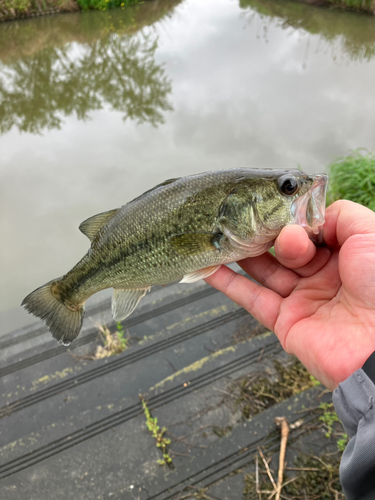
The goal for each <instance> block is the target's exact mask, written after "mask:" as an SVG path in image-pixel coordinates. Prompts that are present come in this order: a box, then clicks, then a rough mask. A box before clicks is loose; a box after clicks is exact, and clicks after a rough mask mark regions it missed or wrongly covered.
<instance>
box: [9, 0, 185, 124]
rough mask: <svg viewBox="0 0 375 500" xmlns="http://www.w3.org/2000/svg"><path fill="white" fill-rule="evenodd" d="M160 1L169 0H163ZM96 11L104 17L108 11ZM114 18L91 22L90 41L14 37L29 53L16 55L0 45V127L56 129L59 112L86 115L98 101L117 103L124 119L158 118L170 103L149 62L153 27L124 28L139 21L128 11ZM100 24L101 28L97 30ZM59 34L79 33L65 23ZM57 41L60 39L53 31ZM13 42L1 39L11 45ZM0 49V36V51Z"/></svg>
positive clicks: (161, 76)
mask: <svg viewBox="0 0 375 500" xmlns="http://www.w3.org/2000/svg"><path fill="white" fill-rule="evenodd" d="M164 3H165V4H166V5H169V6H171V2H164ZM175 3H176V2H174V3H172V5H174V4H175ZM133 15H134V13H133ZM94 19H95V17H94ZM101 19H103V16H102V18H101ZM104 19H107V21H108V17H107V18H104ZM109 19H111V18H109ZM126 21H127V22H126ZM117 24H118V26H117V27H115V26H114V25H113V23H112V22H110V25H109V26H104V27H103V23H100V24H99V26H96V28H97V29H98V31H97V36H101V39H99V40H97V41H93V42H92V43H84V44H79V45H78V44H77V43H68V44H63V46H62V47H48V46H47V47H46V48H43V49H41V50H38V49H39V47H40V45H39V44H38V43H34V44H33V43H31V44H27V40H29V41H30V38H28V37H26V38H25V39H24V41H23V44H21V45H22V46H21V47H20V46H19V43H18V44H16V46H17V48H18V50H19V52H20V53H25V52H28V51H29V52H31V53H29V54H27V55H24V56H22V57H21V58H18V59H17V58H16V57H9V55H10V53H12V50H11V51H10V53H9V52H5V54H6V55H7V57H6V59H8V61H7V62H6V63H5V62H2V63H0V132H1V133H5V132H8V131H9V130H10V129H11V128H12V127H13V126H15V127H17V128H18V129H19V130H20V131H22V132H32V133H41V132H42V131H43V129H59V128H60V127H61V125H62V123H63V122H64V117H67V116H70V115H75V116H76V117H77V118H78V119H80V120H87V119H88V118H89V117H90V113H91V112H92V111H95V110H99V109H102V108H104V107H109V108H110V109H111V110H114V111H120V112H121V113H122V114H123V118H124V120H126V119H127V118H129V119H131V120H134V121H135V122H136V123H138V124H141V123H144V122H148V123H150V124H152V125H153V126H157V125H158V124H160V123H163V121H164V119H163V115H164V113H165V112H166V111H168V110H171V109H172V108H171V105H170V104H169V102H168V94H169V93H170V92H171V82H170V80H169V79H168V78H167V76H166V74H165V70H164V68H163V67H162V66H161V65H158V64H156V62H155V50H156V48H157V35H155V34H153V33H150V32H149V33H144V32H140V33H138V34H137V35H129V34H124V32H125V33H126V32H127V31H136V30H137V29H138V28H139V25H138V24H137V23H136V22H135V19H134V17H132V18H130V19H126V18H125V19H120V22H118V20H117ZM94 27H95V23H94ZM81 28H82V26H81ZM106 28H107V31H108V33H107V34H105V36H103V30H104V32H105V31H106ZM113 31H119V32H120V34H118V33H113ZM47 33H48V31H47ZM93 33H95V30H94V29H93V27H92V26H91V31H90V34H87V33H86V34H85V38H87V37H89V38H92V36H93ZM66 35H68V37H69V38H74V37H75V38H77V39H79V38H80V37H79V36H78V34H77V33H75V36H74V34H72V33H71V31H70V32H68V33H66ZM81 35H82V33H81ZM34 36H37V35H36V34H35V33H34ZM81 38H82V37H81ZM31 39H33V37H31ZM47 39H48V36H47ZM3 40H4V38H3ZM45 41H46V40H44V42H45ZM57 41H58V42H59V41H60V42H61V40H59V38H57ZM13 42H14V40H12V39H11V40H10V41H9V43H10V47H11V48H12V47H13V46H14V43H13ZM34 42H35V39H34ZM33 47H34V50H33ZM2 49H4V47H2V46H1V44H0V54H1V53H2ZM16 53H17V50H15V51H13V54H16ZM9 59H10V60H9Z"/></svg>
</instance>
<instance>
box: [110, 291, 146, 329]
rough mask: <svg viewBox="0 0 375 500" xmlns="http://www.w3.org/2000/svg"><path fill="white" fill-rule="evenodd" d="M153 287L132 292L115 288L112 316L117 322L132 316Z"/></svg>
mask: <svg viewBox="0 0 375 500" xmlns="http://www.w3.org/2000/svg"><path fill="white" fill-rule="evenodd" d="M150 288H151V287H146V288H134V289H132V290H129V289H127V290H126V289H123V288H114V289H113V295H112V316H113V319H114V320H115V321H122V320H123V319H125V318H127V317H128V316H130V314H131V313H132V312H133V311H134V309H135V308H136V307H137V305H138V303H139V301H140V300H141V298H142V297H144V296H145V295H146V293H147V292H148V290H150Z"/></svg>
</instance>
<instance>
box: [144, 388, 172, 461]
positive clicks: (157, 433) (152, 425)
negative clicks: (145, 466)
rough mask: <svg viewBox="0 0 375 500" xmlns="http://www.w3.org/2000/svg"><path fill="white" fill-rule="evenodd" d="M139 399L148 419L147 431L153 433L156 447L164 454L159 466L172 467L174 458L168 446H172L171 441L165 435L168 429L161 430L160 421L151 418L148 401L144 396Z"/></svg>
mask: <svg viewBox="0 0 375 500" xmlns="http://www.w3.org/2000/svg"><path fill="white" fill-rule="evenodd" d="M139 399H140V400H141V403H142V408H143V413H144V414H145V417H146V425H147V429H148V430H149V432H150V433H151V435H152V437H153V438H155V439H156V447H157V448H160V449H161V452H162V454H163V458H161V459H160V460H158V464H159V465H172V458H171V457H170V456H169V453H168V445H169V444H170V442H171V440H170V439H169V438H166V437H165V436H164V434H165V433H166V432H167V428H166V427H162V428H160V426H159V425H158V419H157V418H156V417H152V416H151V413H150V410H149V408H148V406H147V403H146V400H145V398H144V397H143V396H142V394H140V395H139Z"/></svg>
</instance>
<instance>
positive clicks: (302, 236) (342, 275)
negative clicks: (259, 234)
mask: <svg viewBox="0 0 375 500" xmlns="http://www.w3.org/2000/svg"><path fill="white" fill-rule="evenodd" d="M325 218H326V223H325V225H324V228H323V237H324V241H325V243H326V245H327V247H324V248H316V247H315V245H314V244H313V243H312V242H311V241H310V240H309V239H308V236H307V234H306V232H305V230H304V229H303V228H302V227H300V226H296V225H293V226H287V227H285V228H284V229H283V230H282V231H281V233H280V235H279V236H278V238H277V240H276V242H275V253H276V257H277V258H275V257H273V256H272V255H271V254H270V253H268V252H267V253H265V254H263V255H260V256H259V257H254V258H249V259H244V260H242V261H240V262H239V263H238V264H239V265H240V266H241V267H242V269H243V270H244V271H245V272H246V273H247V274H248V275H249V276H251V277H253V278H254V279H255V280H256V281H257V282H258V283H260V284H257V283H254V282H253V281H251V280H249V279H248V278H246V277H244V276H241V275H239V274H237V273H235V272H234V271H232V270H231V269H229V268H227V267H225V266H222V267H221V268H220V269H219V270H218V271H217V272H216V273H215V274H213V275H212V276H210V277H208V278H206V281H207V283H209V284H210V285H212V286H213V287H215V288H217V289H218V290H220V291H222V292H224V293H225V294H226V295H227V296H228V297H229V298H230V299H232V300H233V301H234V302H236V303H237V304H239V305H240V306H242V307H243V308H245V309H246V310H247V311H249V312H250V313H251V314H252V315H253V316H254V317H255V318H257V319H258V320H259V321H260V322H261V323H263V325H265V326H266V327H267V328H269V329H270V330H272V331H274V332H275V334H276V335H277V337H278V338H279V340H280V342H281V344H282V346H283V348H284V349H285V350H286V351H287V352H289V353H291V354H294V355H296V356H297V357H298V358H299V359H300V360H301V362H302V363H303V364H304V365H305V366H306V368H307V369H308V370H309V372H310V373H312V374H313V375H314V377H316V378H317V379H318V380H319V381H320V382H322V383H323V384H324V385H325V386H326V387H328V388H329V389H334V388H335V387H337V385H338V384H339V383H340V382H342V381H343V380H345V379H346V378H347V377H349V376H350V375H351V374H352V373H353V372H354V371H355V370H357V369H358V368H360V367H361V366H362V365H363V363H364V362H365V361H366V359H367V358H368V357H369V356H370V354H372V352H374V351H375V213H374V212H373V211H372V210H369V209H368V208H365V207H363V206H361V205H358V204H357V203H353V202H350V201H343V200H341V201H337V202H335V203H333V204H332V205H331V206H330V207H328V208H327V210H326V217H325Z"/></svg>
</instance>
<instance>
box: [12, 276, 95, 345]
mask: <svg viewBox="0 0 375 500" xmlns="http://www.w3.org/2000/svg"><path fill="white" fill-rule="evenodd" d="M59 281H61V278H59V279H57V280H53V281H50V282H48V283H46V284H45V285H43V286H41V287H39V288H37V289H36V290H34V291H33V292H31V293H30V294H29V295H28V296H27V297H25V298H24V299H23V301H22V304H21V306H24V308H25V309H26V310H27V311H28V312H29V313H31V314H33V315H34V316H37V317H38V318H40V319H42V320H43V321H45V323H46V325H47V326H48V328H49V330H50V332H51V333H52V336H53V338H55V339H56V340H57V341H58V342H59V343H60V344H63V345H69V344H71V342H73V340H74V339H76V338H77V337H78V334H79V332H80V330H81V327H82V321H83V315H84V313H85V308H84V306H83V305H79V306H73V305H68V304H67V303H66V302H65V301H64V300H63V299H62V298H61V296H60V294H59V291H58V283H59Z"/></svg>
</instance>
